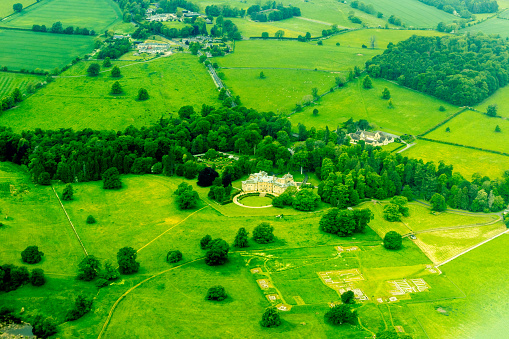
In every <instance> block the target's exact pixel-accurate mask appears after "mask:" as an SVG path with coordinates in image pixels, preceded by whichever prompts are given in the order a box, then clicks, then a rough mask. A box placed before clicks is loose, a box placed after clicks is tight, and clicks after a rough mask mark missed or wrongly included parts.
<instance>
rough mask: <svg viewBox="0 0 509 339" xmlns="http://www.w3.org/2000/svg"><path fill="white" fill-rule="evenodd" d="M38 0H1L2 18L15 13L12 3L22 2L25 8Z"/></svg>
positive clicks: (0, 10) (0, 11)
mask: <svg viewBox="0 0 509 339" xmlns="http://www.w3.org/2000/svg"><path fill="white" fill-rule="evenodd" d="M35 2H36V0H2V1H0V19H1V18H4V17H6V16H8V15H11V14H13V13H14V10H13V9H12V5H14V4H18V3H19V4H22V5H23V8H25V7H27V6H30V5H32V4H33V3H35Z"/></svg>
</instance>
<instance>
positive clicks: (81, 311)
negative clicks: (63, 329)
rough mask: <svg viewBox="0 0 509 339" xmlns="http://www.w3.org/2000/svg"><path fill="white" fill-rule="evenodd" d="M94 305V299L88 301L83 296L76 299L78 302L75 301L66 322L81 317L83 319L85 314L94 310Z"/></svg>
mask: <svg viewBox="0 0 509 339" xmlns="http://www.w3.org/2000/svg"><path fill="white" fill-rule="evenodd" d="M93 303H94V299H92V298H91V299H87V298H85V296H83V295H79V296H78V297H76V300H75V301H74V306H73V308H71V309H70V310H69V311H68V312H67V314H66V316H65V320H66V321H73V320H77V319H79V318H81V317H83V316H84V315H85V314H87V313H88V312H90V310H91V309H92V304H93Z"/></svg>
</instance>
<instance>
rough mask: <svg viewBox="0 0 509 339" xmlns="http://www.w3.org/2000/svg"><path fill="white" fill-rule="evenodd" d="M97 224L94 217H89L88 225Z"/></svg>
mask: <svg viewBox="0 0 509 339" xmlns="http://www.w3.org/2000/svg"><path fill="white" fill-rule="evenodd" d="M95 223H96V220H95V218H94V217H93V216H92V215H89V216H88V217H87V224H95Z"/></svg>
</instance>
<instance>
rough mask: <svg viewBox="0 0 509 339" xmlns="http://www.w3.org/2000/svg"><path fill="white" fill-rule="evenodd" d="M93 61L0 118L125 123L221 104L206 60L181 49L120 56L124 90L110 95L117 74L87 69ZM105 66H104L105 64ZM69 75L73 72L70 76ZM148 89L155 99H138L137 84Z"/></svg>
mask: <svg viewBox="0 0 509 339" xmlns="http://www.w3.org/2000/svg"><path fill="white" fill-rule="evenodd" d="M89 64H90V63H89V62H81V63H79V64H77V65H75V66H74V67H71V69H69V70H68V71H66V72H64V73H62V75H61V76H62V77H59V78H57V79H55V81H54V82H53V83H51V84H49V85H48V86H47V87H46V88H44V89H42V90H40V91H38V92H37V93H36V94H35V95H33V96H31V97H30V98H29V99H28V100H25V101H24V102H22V103H21V104H20V105H19V107H17V108H15V109H12V110H9V111H6V112H4V113H3V115H2V116H1V117H0V124H3V125H8V126H11V127H12V128H13V129H15V130H23V129H34V128H36V127H39V128H42V129H56V128H60V127H67V128H74V129H83V128H93V129H116V130H118V129H124V128H125V127H127V126H129V125H134V126H137V127H141V126H145V125H148V124H152V123H154V122H156V121H157V120H158V119H160V118H161V117H167V116H168V114H172V113H175V112H177V111H178V110H179V109H180V107H182V106H184V105H193V106H194V107H195V108H196V109H199V108H201V105H202V104H204V103H205V104H217V103H218V101H217V90H216V88H215V86H214V84H213V82H212V80H211V79H210V76H209V75H208V73H207V71H206V70H205V68H204V66H203V65H201V64H200V63H198V60H197V58H196V57H195V56H191V55H185V54H177V55H173V56H171V57H169V58H161V59H158V60H156V61H152V62H147V63H135V64H132V63H129V62H115V63H114V64H115V65H118V66H119V67H122V66H126V67H122V68H121V72H122V75H123V77H122V78H120V79H118V81H119V83H120V84H121V86H122V88H123V90H124V94H122V95H116V96H115V95H110V91H111V86H112V84H113V83H114V82H115V81H116V79H114V78H111V77H110V70H111V68H109V69H106V70H105V71H106V72H104V73H101V74H100V75H99V76H98V77H95V78H90V77H87V76H77V75H78V74H81V75H84V74H86V68H87V67H88V65H89ZM102 71H104V69H102ZM66 76H69V77H68V78H66ZM141 87H144V88H146V89H147V90H148V93H149V95H150V99H149V100H147V101H142V102H140V101H136V96H137V94H138V90H139V89H140V88H141Z"/></svg>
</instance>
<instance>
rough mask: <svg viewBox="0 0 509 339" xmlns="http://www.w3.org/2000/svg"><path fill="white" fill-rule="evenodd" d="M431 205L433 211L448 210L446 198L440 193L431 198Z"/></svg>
mask: <svg viewBox="0 0 509 339" xmlns="http://www.w3.org/2000/svg"><path fill="white" fill-rule="evenodd" d="M429 202H430V204H431V210H432V211H437V212H443V211H445V210H446V209H447V204H446V202H445V198H444V196H443V195H442V194H440V193H435V194H433V196H432V197H431V200H430V201H429Z"/></svg>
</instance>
